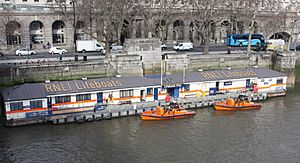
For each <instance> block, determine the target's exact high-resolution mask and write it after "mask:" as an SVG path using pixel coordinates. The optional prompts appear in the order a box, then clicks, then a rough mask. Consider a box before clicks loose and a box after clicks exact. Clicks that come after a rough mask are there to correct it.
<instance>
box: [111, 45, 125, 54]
mask: <svg viewBox="0 0 300 163" xmlns="http://www.w3.org/2000/svg"><path fill="white" fill-rule="evenodd" d="M110 52H119V53H121V52H123V46H122V45H111V46H110Z"/></svg>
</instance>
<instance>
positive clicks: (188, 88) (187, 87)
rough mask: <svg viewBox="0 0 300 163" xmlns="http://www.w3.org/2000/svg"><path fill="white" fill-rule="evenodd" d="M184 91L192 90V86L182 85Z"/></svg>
mask: <svg viewBox="0 0 300 163" xmlns="http://www.w3.org/2000/svg"><path fill="white" fill-rule="evenodd" d="M182 89H183V91H189V90H190V84H182Z"/></svg>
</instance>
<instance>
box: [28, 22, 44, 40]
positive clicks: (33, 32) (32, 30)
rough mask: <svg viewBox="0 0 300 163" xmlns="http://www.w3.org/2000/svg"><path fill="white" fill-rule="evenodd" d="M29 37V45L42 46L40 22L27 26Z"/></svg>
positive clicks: (41, 25) (42, 37)
mask: <svg viewBox="0 0 300 163" xmlns="http://www.w3.org/2000/svg"><path fill="white" fill-rule="evenodd" d="M29 37H30V43H31V44H43V43H44V36H43V23H42V22H40V21H33V22H31V23H30V24H29Z"/></svg>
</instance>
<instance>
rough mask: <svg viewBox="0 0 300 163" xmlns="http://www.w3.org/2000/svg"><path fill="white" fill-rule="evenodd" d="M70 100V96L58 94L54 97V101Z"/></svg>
mask: <svg viewBox="0 0 300 163" xmlns="http://www.w3.org/2000/svg"><path fill="white" fill-rule="evenodd" d="M63 102H71V96H59V97H55V103H56V104H58V103H63Z"/></svg>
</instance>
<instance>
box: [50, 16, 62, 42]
mask: <svg viewBox="0 0 300 163" xmlns="http://www.w3.org/2000/svg"><path fill="white" fill-rule="evenodd" d="M64 32H65V23H64V22H63V21H61V20H56V21H55V22H54V23H53V24H52V41H53V44H63V43H65V36H64Z"/></svg>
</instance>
